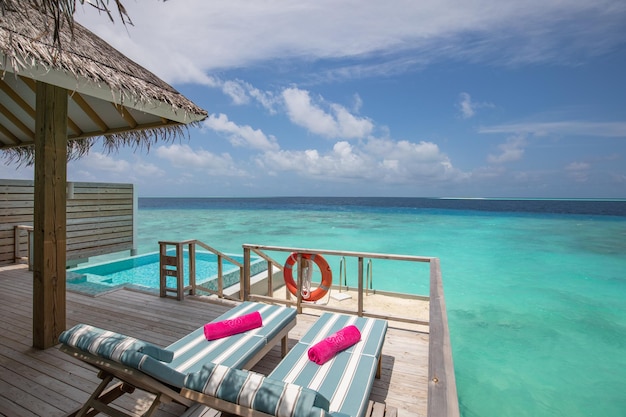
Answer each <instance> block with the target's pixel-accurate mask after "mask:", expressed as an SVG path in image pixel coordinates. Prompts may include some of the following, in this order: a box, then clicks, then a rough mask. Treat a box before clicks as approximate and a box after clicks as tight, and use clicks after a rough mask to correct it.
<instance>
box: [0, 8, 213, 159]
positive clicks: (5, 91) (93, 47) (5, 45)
mask: <svg viewBox="0 0 626 417" xmlns="http://www.w3.org/2000/svg"><path fill="white" fill-rule="evenodd" d="M25 7H27V6H25ZM24 13H27V15H28V18H26V19H25V18H24V17H23V16H24ZM50 20H51V18H49V17H47V16H45V15H43V14H41V13H40V12H38V11H36V10H34V9H30V8H28V9H24V10H20V11H19V12H11V11H5V14H4V15H2V16H0V150H11V151H12V155H13V156H17V157H18V158H23V157H24V156H25V155H31V156H32V151H31V150H28V149H25V148H24V147H29V146H31V145H32V144H33V141H34V133H33V132H34V130H35V129H34V124H35V121H34V108H35V91H36V89H35V82H36V81H40V82H44V83H49V84H53V85H56V86H60V87H63V88H65V89H67V90H68V94H69V98H70V102H69V109H68V112H69V115H68V139H69V140H70V141H74V142H70V143H73V145H72V146H73V147H72V151H73V152H74V153H75V154H76V153H79V154H81V153H84V152H86V151H87V150H88V148H89V146H90V145H91V143H92V141H91V140H90V138H93V137H101V136H104V137H105V138H106V143H108V144H109V145H111V146H113V147H115V146H118V145H122V144H134V145H146V146H149V145H150V144H151V143H152V142H155V141H157V140H170V139H172V138H175V137H177V136H178V135H179V134H181V133H184V130H182V129H181V125H182V124H187V123H197V122H199V121H201V120H203V119H204V118H205V117H206V116H207V112H206V111H205V110H203V109H201V108H199V107H198V106H196V105H195V104H194V103H192V102H191V101H190V100H188V99H187V98H186V97H184V96H183V95H182V94H180V93H179V92H178V91H176V90H175V89H174V88H172V87H171V86H170V85H168V84H167V83H165V82H164V81H162V80H161V79H159V78H158V77H157V76H156V75H154V74H153V73H151V72H150V71H148V70H146V69H145V68H143V67H142V66H140V65H138V64H137V63H135V62H133V61H132V60H130V59H128V58H127V57H126V56H124V55H123V54H121V53H120V52H119V51H117V50H116V49H114V48H113V47H111V46H110V45H109V44H107V43H106V42H105V41H104V40H102V39H100V38H99V37H97V36H96V35H94V34H93V33H92V32H90V31H89V30H87V29H85V28H84V27H82V26H81V25H79V24H78V23H74V27H73V36H72V31H70V28H69V25H68V24H67V23H65V24H61V26H60V33H59V39H60V45H61V47H60V48H59V44H58V43H57V44H55V42H54V40H53V27H52V26H53V25H51V24H50ZM62 23H63V22H62Z"/></svg>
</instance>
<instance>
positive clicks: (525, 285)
mask: <svg viewBox="0 0 626 417" xmlns="http://www.w3.org/2000/svg"><path fill="white" fill-rule="evenodd" d="M138 217H139V222H138V223H139V226H138V235H139V244H138V249H139V252H140V253H146V252H152V251H155V250H158V243H157V242H158V241H159V240H184V239H199V240H202V241H204V242H206V243H208V244H209V245H211V246H213V247H215V248H217V249H219V250H221V251H223V252H228V253H241V245H242V244H244V243H251V244H264V245H273V246H294V247H304V248H319V249H340V250H353V251H367V252H382V253H397V254H407V255H424V256H436V257H438V258H440V261H441V268H442V273H443V283H444V291H445V294H446V303H447V309H448V318H449V325H450V331H451V342H452V350H453V355H454V364H455V372H456V381H457V389H458V393H459V404H460V409H461V414H462V415H463V416H464V417H473V416H480V417H504V416H512V417H523V416H529V417H531V416H532V417H538V416H568V417H577V416H581V417H582V416H603V417H618V416H619V417H622V416H625V415H626V201H625V200H615V201H590V200H573V201H570V200H453V199H450V200H445V199H412V198H404V199H396V198H389V199H376V198H266V199H249V198H241V199H236V198H235V199H148V198H140V199H139V214H138ZM331 267H333V268H334V266H333V265H332V264H331ZM376 270H377V269H376V267H375V271H376ZM386 272H388V271H386ZM391 272H392V273H388V274H385V275H386V277H385V280H384V281H383V280H382V279H377V278H376V277H375V278H374V286H375V288H377V289H385V290H392V291H403V292H413V293H424V292H425V291H427V282H426V280H420V279H413V280H408V279H406V278H405V277H404V274H405V271H403V270H401V269H399V270H394V271H391ZM375 275H376V274H375ZM395 277H397V278H395Z"/></svg>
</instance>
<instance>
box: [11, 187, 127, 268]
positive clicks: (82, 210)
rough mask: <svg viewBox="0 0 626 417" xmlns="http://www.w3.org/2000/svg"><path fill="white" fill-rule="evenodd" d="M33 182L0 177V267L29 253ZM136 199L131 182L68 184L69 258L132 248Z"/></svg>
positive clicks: (75, 258) (69, 259)
mask: <svg viewBox="0 0 626 417" xmlns="http://www.w3.org/2000/svg"><path fill="white" fill-rule="evenodd" d="M33 184H34V183H33V181H28V180H0V265H6V264H10V263H14V262H15V261H16V258H20V257H27V256H28V253H27V251H28V235H27V231H26V230H20V231H19V232H18V233H17V239H18V251H17V252H16V246H15V239H16V232H15V227H16V226H18V225H25V226H32V224H33V212H34V203H33V194H34V185H33ZM136 210H137V199H136V197H135V192H134V187H133V185H132V184H109V183H94V182H72V183H68V192H67V260H68V261H73V260H79V259H85V258H88V257H91V256H96V255H103V254H107V253H114V252H120V251H125V250H130V251H134V250H135V249H136V247H135V235H136V231H135V230H136V229H135V228H136V223H135V221H134V215H135V213H136Z"/></svg>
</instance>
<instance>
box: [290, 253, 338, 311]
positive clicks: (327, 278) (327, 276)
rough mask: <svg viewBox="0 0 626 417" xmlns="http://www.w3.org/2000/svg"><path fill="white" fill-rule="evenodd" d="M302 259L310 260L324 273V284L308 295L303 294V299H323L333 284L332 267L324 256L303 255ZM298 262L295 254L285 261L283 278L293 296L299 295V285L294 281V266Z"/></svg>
mask: <svg viewBox="0 0 626 417" xmlns="http://www.w3.org/2000/svg"><path fill="white" fill-rule="evenodd" d="M302 259H308V260H310V261H313V262H315V264H316V265H317V267H318V268H319V269H320V272H321V273H322V283H321V284H320V286H319V287H317V288H316V289H315V290H314V291H312V292H311V293H310V294H308V297H307V296H306V294H302V299H303V300H305V301H317V300H319V299H320V298H322V297H323V296H324V295H326V293H327V292H328V290H329V289H330V286H331V285H332V283H333V273H332V271H331V270H330V266H329V265H328V262H326V259H324V258H323V257H322V255H312V254H310V253H303V254H302ZM297 262H298V253H297V252H293V253H292V254H291V255H289V257H288V258H287V260H286V261H285V268H284V269H283V276H284V278H285V285H286V286H287V289H288V290H289V292H290V293H292V294H293V295H297V291H298V290H297V285H296V282H295V281H294V279H293V266H294V265H295V264H296V263H297Z"/></svg>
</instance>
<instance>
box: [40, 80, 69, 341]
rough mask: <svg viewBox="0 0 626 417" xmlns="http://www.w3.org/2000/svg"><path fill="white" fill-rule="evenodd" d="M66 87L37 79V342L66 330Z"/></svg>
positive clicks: (49, 338) (56, 339) (47, 339)
mask: <svg viewBox="0 0 626 417" xmlns="http://www.w3.org/2000/svg"><path fill="white" fill-rule="evenodd" d="M67 102H68V98H67V90H65V89H63V88H60V87H56V86H53V85H50V84H45V83H42V82H37V101H36V104H37V105H36V108H35V111H36V118H35V131H36V134H35V193H34V202H35V213H34V218H33V220H34V222H33V223H34V231H33V239H34V246H33V249H34V253H33V346H34V347H35V348H39V349H46V348H49V347H51V346H54V345H55V344H57V343H58V337H59V335H60V334H61V332H62V331H63V330H65V325H66V323H65V314H66V311H65V310H66V306H65V302H66V300H65V285H66V283H65V278H66V277H65V264H66V259H65V258H66V256H65V255H66V210H65V207H66V182H67V107H68V104H67Z"/></svg>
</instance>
